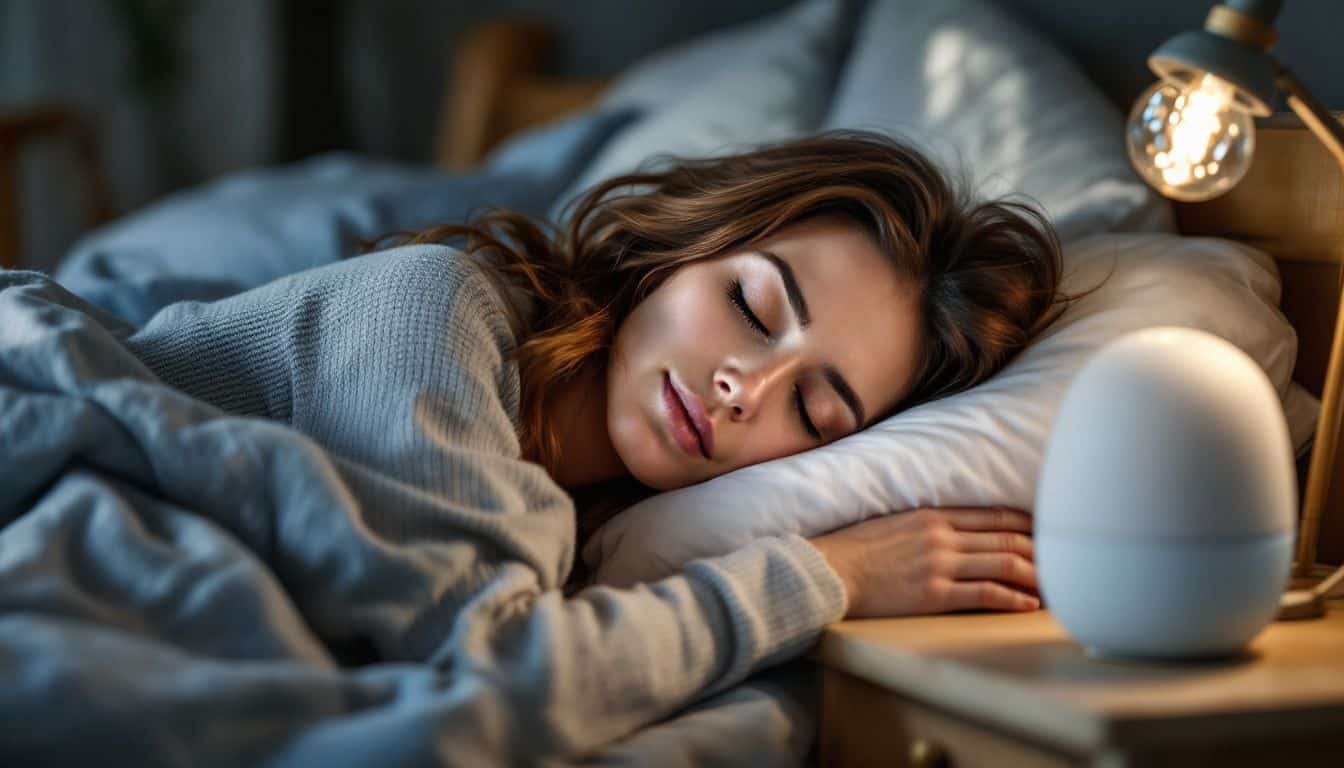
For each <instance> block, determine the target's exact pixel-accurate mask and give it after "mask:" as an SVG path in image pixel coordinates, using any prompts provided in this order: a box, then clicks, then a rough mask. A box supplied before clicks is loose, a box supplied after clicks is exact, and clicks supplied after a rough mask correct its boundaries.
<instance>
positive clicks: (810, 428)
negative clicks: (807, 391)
mask: <svg viewBox="0 0 1344 768" xmlns="http://www.w3.org/2000/svg"><path fill="white" fill-rule="evenodd" d="M793 403H794V405H795V406H797V408H798V417H799V418H801V419H802V420H803V429H805V430H807V434H808V435H810V436H811V437H812V439H813V440H820V439H821V430H819V429H817V425H816V424H813V423H812V417H810V416H808V415H807V406H806V405H804V404H803V390H802V388H801V387H798V386H797V385H795V386H794V388H793Z"/></svg>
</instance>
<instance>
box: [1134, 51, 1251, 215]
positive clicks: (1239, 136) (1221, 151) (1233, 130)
mask: <svg viewBox="0 0 1344 768" xmlns="http://www.w3.org/2000/svg"><path fill="white" fill-rule="evenodd" d="M1233 95H1234V90H1233V86H1232V85H1231V84H1230V83H1228V82H1227V81H1225V80H1222V79H1220V78H1217V77H1215V76H1213V75H1211V74H1208V73H1205V74H1203V75H1202V76H1200V77H1198V78H1196V79H1194V80H1192V81H1191V84H1190V85H1189V86H1188V87H1186V88H1185V89H1181V88H1177V87H1176V86H1174V85H1172V84H1171V83H1167V82H1157V83H1155V84H1153V87H1151V88H1149V89H1148V90H1147V91H1145V92H1144V93H1143V95H1142V96H1140V97H1139V99H1138V101H1136V102H1134V109H1133V110H1131V111H1130V113H1129V125H1128V127H1127V129H1126V130H1125V138H1126V143H1127V145H1128V147H1129V160H1130V162H1132V163H1133V164H1134V168H1135V170H1137V171H1138V172H1139V175H1140V176H1142V177H1143V179H1144V181H1146V182H1148V183H1149V184H1151V185H1152V186H1153V187H1154V188H1156V189H1157V190H1158V191H1160V192H1161V193H1162V194H1164V195H1166V196H1167V197H1172V198H1175V199H1177V200H1188V201H1198V200H1208V199H1209V198H1213V197H1217V196H1218V195H1221V194H1223V193H1224V192H1226V191H1228V190H1229V189H1231V188H1232V187H1234V186H1236V183H1237V182H1238V181H1240V180H1241V177H1242V176H1245V175H1246V171H1247V169H1249V168H1250V165H1251V155H1252V153H1253V152H1254V151H1255V124H1254V123H1253V122H1252V121H1251V116H1250V115H1249V114H1248V113H1247V112H1246V111H1245V110H1243V109H1242V108H1241V107H1239V106H1237V104H1236V102H1235V100H1234V99H1233Z"/></svg>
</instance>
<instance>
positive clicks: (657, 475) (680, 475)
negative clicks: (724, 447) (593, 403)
mask: <svg viewBox="0 0 1344 768" xmlns="http://www.w3.org/2000/svg"><path fill="white" fill-rule="evenodd" d="M608 429H609V431H610V435H611V443H612V447H613V448H615V449H616V455H617V456H619V457H620V459H621V463H622V464H624V465H625V470H626V471H627V472H629V473H630V475H631V476H633V477H634V478H635V479H636V480H638V481H639V482H641V483H643V484H644V485H647V486H648V487H650V488H653V489H654V490H657V491H671V490H675V489H677V488H684V487H686V486H688V485H692V484H694V483H697V482H699V481H700V479H701V478H695V477H688V476H687V469H688V467H686V466H685V464H683V463H680V462H678V461H676V457H675V456H670V455H668V453H669V452H668V449H667V446H665V445H664V443H663V440H662V439H661V435H659V434H658V433H656V432H653V431H651V430H649V429H647V428H646V427H645V426H644V425H642V424H627V425H619V424H609V425H608Z"/></svg>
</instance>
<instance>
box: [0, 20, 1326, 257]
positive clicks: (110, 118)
mask: <svg viewBox="0 0 1344 768" xmlns="http://www.w3.org/2000/svg"><path fill="white" fill-rule="evenodd" d="M794 1H795V0H169V2H167V3H164V2H162V0H0V108H5V107H10V106H19V107H22V106H26V105H31V104H37V103H44V102H52V101H55V102H59V103H63V104H67V105H72V106H74V107H76V108H78V109H81V110H82V111H84V112H85V113H86V114H88V116H89V117H90V119H91V120H92V121H93V123H94V124H95V126H96V127H97V129H98V132H99V135H100V139H101V144H102V147H103V154H104V157H103V160H104V166H105V168H106V169H107V171H108V174H109V176H110V181H111V186H112V190H113V194H114V197H115V198H116V200H115V202H116V203H117V205H118V207H119V209H120V210H121V211H123V212H127V211H131V210H134V209H136V208H138V207H140V206H142V205H144V204H146V203H147V202H150V201H152V200H154V199H156V198H158V197H160V196H162V195H164V194H166V193H168V192H170V191H172V190H174V189H177V188H180V187H183V186H189V185H194V184H199V183H201V182H203V181H206V180H208V179H210V178H212V177H215V176H218V175H219V174H222V173H227V172H230V171H233V170H237V169H240V168H246V167H251V166H257V165H267V164H274V163H278V162H285V161H289V160H293V159H297V158H302V157H306V156H309V155H312V154H314V153H318V152H323V151H326V150H330V149H338V148H340V149H349V150H353V151H356V152H362V153H367V154H371V155H376V156H381V157H385V158H390V159H396V160H403V161H406V162H412V163H421V162H425V161H426V160H427V159H428V158H429V157H430V154H431V145H432V137H433V136H434V132H435V125H436V121H437V120H438V119H439V117H440V116H439V114H438V110H439V102H440V98H441V94H442V92H443V88H444V85H445V82H444V81H445V75H446V72H447V71H448V65H449V62H450V61H451V58H452V54H453V51H454V50H455V47H456V46H457V45H458V43H459V41H460V40H461V39H462V36H463V35H464V34H466V33H467V31H468V30H470V29H471V28H472V27H473V26H475V25H476V24H478V23H480V22H481V21H482V20H484V19H486V18H490V17H496V16H506V15H519V14H524V15H529V16H532V17H535V18H540V19H543V20H545V21H547V22H549V23H550V24H552V25H553V26H554V27H555V29H556V30H557V32H558V34H559V45H558V47H557V49H556V50H555V52H554V54H555V55H554V61H553V62H552V65H553V71H554V72H555V73H556V74H563V75H570V76H576V77H606V76H610V75H613V74H615V73H617V72H620V71H621V70H622V69H623V68H625V67H626V66H628V65H629V64H630V63H632V62H634V61H636V60H637V59H639V58H640V57H642V56H644V55H646V54H648V53H650V52H652V51H655V50H658V49H660V48H664V47H666V46H669V45H673V44H675V43H678V42H680V41H683V40H686V39H689V38H692V37H694V36H695V35H697V34H700V33H702V32H704V31H706V30H710V29H714V28H719V27H725V26H729V25H732V24H736V23H739V22H743V21H746V20H748V19H751V18H755V17H758V16H761V15H763V14H767V13H770V12H772V11H776V10H778V9H780V8H783V7H786V6H788V5H790V4H792V3H793V2H794ZM928 1H929V2H939V1H940V0H928ZM999 1H1000V2H1002V3H1004V4H1006V5H1008V6H1009V7H1011V8H1013V9H1015V10H1016V11H1017V12H1018V13H1020V14H1021V15H1022V16H1023V18H1024V19H1025V20H1026V21H1027V22H1028V23H1030V24H1032V25H1033V26H1035V27H1037V28H1039V29H1040V30H1042V31H1043V32H1044V33H1045V34H1046V35H1047V36H1048V37H1050V38H1051V39H1053V40H1055V41H1056V42H1057V43H1058V44H1059V45H1060V46H1061V47H1062V48H1063V49H1064V50H1065V51H1067V52H1068V53H1069V54H1070V55H1071V56H1072V57H1073V58H1074V59H1075V60H1076V61H1078V62H1079V63H1080V65H1081V66H1082V68H1083V69H1084V71H1086V72H1087V73H1088V74H1089V75H1090V76H1091V77H1092V78H1093V79H1094V80H1095V81H1096V82H1097V83H1098V84H1099V85H1101V87H1102V88H1103V90H1105V91H1106V92H1107V94H1108V95H1109V96H1110V97H1111V99H1112V101H1113V102H1114V103H1116V105H1117V106H1119V107H1121V108H1122V109H1126V108H1128V105H1129V103H1130V102H1131V101H1132V99H1133V97H1134V96H1135V95H1136V94H1137V93H1138V92H1139V91H1141V90H1142V89H1143V88H1144V87H1145V86H1147V85H1148V83H1150V82H1151V80H1152V76H1151V75H1150V74H1149V73H1148V71H1147V68H1146V66H1145V64H1144V60H1145V58H1146V56H1147V53H1148V52H1149V51H1151V50H1152V48H1153V47H1154V46H1156V45H1157V44H1158V43H1159V42H1160V41H1161V40H1163V39H1165V38H1166V37H1168V36H1170V35H1172V34H1174V33H1176V32H1178V31H1180V30H1183V29H1188V28H1191V27H1196V26H1198V25H1199V24H1200V23H1201V22H1202V20H1203V18H1204V16H1205V15H1206V14H1207V12H1208V9H1209V8H1210V7H1211V5H1212V2H1211V0H1122V1H1121V2H1079V0H999ZM176 4H180V5H181V7H183V8H185V9H186V12H185V14H183V15H182V18H181V19H180V25H178V27H177V31H176V32H175V33H174V34H175V39H176V46H175V47H176V48H177V49H179V50H180V51H181V53H182V58H181V61H180V62H179V66H178V67H177V71H176V73H175V74H174V76H173V77H172V78H171V85H170V87H169V88H167V89H165V90H164V92H163V93H162V94H161V95H162V96H163V98H162V99H160V100H155V99H152V98H149V97H147V95H146V94H145V93H143V92H139V91H138V90H137V89H136V87H135V85H134V83H135V79H136V78H135V67H134V63H135V62H136V61H137V55H138V53H137V51H139V53H143V52H144V51H143V50H142V49H143V45H140V44H137V42H136V40H135V36H134V35H132V34H130V33H129V31H128V25H127V24H126V16H127V13H128V11H131V10H136V9H138V10H140V11H148V12H151V13H152V14H154V15H156V16H162V15H163V13H164V11H165V9H168V10H171V9H173V8H174V7H176ZM173 15H176V14H173ZM1278 28H1279V32H1280V38H1281V41H1280V44H1279V47H1278V48H1277V49H1276V53H1277V54H1278V55H1279V56H1280V57H1281V58H1282V59H1283V60H1284V61H1285V62H1287V63H1288V64H1289V65H1290V66H1292V67H1293V68H1295V69H1296V70H1297V71H1298V74H1299V75H1300V76H1301V77H1302V78H1303V79H1304V80H1305V81H1306V82H1307V84H1308V85H1309V86H1310V87H1311V88H1312V89H1313V90H1315V91H1316V93H1317V94H1318V95H1319V96H1320V97H1321V98H1322V100H1324V101H1325V103H1326V104H1327V105H1328V106H1329V107H1331V108H1333V109H1335V110H1341V111H1344V51H1341V46H1340V40H1341V39H1344V0H1287V2H1286V3H1285V9H1284V11H1283V13H1282V15H1281V17H1280V19H1279V24H1278ZM69 166H70V164H69V160H68V158H66V157H65V156H64V154H62V153H61V152H60V151H59V148H53V147H41V148H39V149H38V150H37V151H35V152H33V153H30V155H29V157H26V158H25V161H24V166H23V168H24V179H23V185H24V194H25V197H26V202H27V203H29V205H28V206H27V210H26V211H25V227H26V230H27V235H26V236H25V246H26V247H28V248H29V250H30V252H31V254H32V257H31V258H30V259H29V260H28V261H29V263H30V264H33V265H35V266H38V267H48V266H50V265H52V264H53V263H54V262H55V260H56V259H57V258H59V255H60V254H61V253H62V252H63V251H64V249H65V248H66V247H67V246H68V244H69V242H70V241H71V240H72V239H73V237H74V236H75V235H77V234H78V232H79V216H78V209H77V205H76V202H75V201H76V197H75V195H74V189H73V186H72V185H73V173H72V170H71V168H70V167H69Z"/></svg>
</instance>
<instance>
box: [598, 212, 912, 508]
mask: <svg viewBox="0 0 1344 768" xmlns="http://www.w3.org/2000/svg"><path fill="white" fill-rule="evenodd" d="M919 338H920V323H919V314H918V303H917V296H916V293H915V291H914V288H913V286H911V285H908V284H907V283H906V282H905V281H903V280H902V279H901V278H900V276H899V275H898V274H897V272H896V270H895V268H893V267H892V265H891V264H890V263H889V262H888V260H887V259H886V257H884V256H883V255H882V254H881V253H880V252H879V251H878V249H877V246H876V244H874V243H873V242H872V240H871V238H870V237H869V236H868V235H867V233H866V232H864V230H863V229H862V228H860V227H859V225H857V224H855V223H853V222H851V221H849V220H847V219H844V218H838V217H836V218H829V217H828V218H819V219H812V220H809V221H806V222H801V223H798V224H794V225H792V226H789V227H786V228H784V229H782V230H781V231H779V232H778V233H776V235H774V236H773V237H771V238H769V239H767V240H763V241H761V242H760V243H758V244H756V245H753V246H750V247H746V248H743V249H741V250H738V251H734V252H731V253H729V254H726V255H724V256H721V257H718V258H714V259H708V260H704V261H699V262H696V263H693V264H690V265H688V266H685V267H682V268H681V269H679V270H678V271H677V272H675V273H674V274H673V275H672V276H671V277H669V278H668V279H667V280H665V281H664V282H663V284H662V285H660V286H659V287H658V289H657V290H655V291H654V292H653V293H651V294H650V295H649V296H648V297H647V298H645V299H644V301H642V302H641V303H640V304H639V305H638V306H636V307H635V309H634V310H633V311H632V312H631V313H630V315H629V316H628V317H627V318H626V320H625V322H624V323H622V324H621V326H620V328H619V329H618V330H617V333H616V340H615V344H614V347H613V350H612V354H611V358H610V361H611V364H610V365H609V367H608V369H607V373H606V376H607V432H608V434H609V436H610V437H611V441H612V445H613V446H614V448H615V449H616V453H617V455H619V456H620V459H621V461H622V463H624V465H625V467H626V469H627V470H628V471H629V472H630V473H631V474H633V475H634V476H635V478H636V479H638V480H639V481H640V482H643V483H644V484H646V485H649V486H651V487H653V488H656V489H659V490H668V489H671V488H679V487H682V486H686V485H691V484H693V483H697V482H700V481H703V480H707V479H709V478H711V477H715V476H717V475H721V474H723V473H725V472H728V471H730V470H733V469H737V468H739V467H744V466H747V465H749V464H755V463H757V462H761V461H766V460H767V459H773V458H778V457H780V456H787V455H789V454H793V453H798V452H800V451H804V450H807V449H809V448H814V447H817V446H820V445H823V444H825V443H828V442H831V441H832V440H836V439H838V438H840V437H843V436H845V435H848V434H851V433H853V432H855V431H857V430H859V429H861V428H863V427H864V426H867V425H868V424H870V423H872V420H873V419H874V418H875V417H876V416H877V415H879V414H882V413H885V412H887V411H888V410H890V409H891V408H893V407H895V405H896V403H897V402H898V401H899V400H900V398H901V397H902V396H903V395H904V394H905V392H906V391H907V390H908V389H909V388H910V386H911V384H912V381H911V380H912V378H913V376H914V369H915V365H916V361H917V355H918V353H919ZM688 412H689V415H690V418H689V419H688V418H687V414H688Z"/></svg>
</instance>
